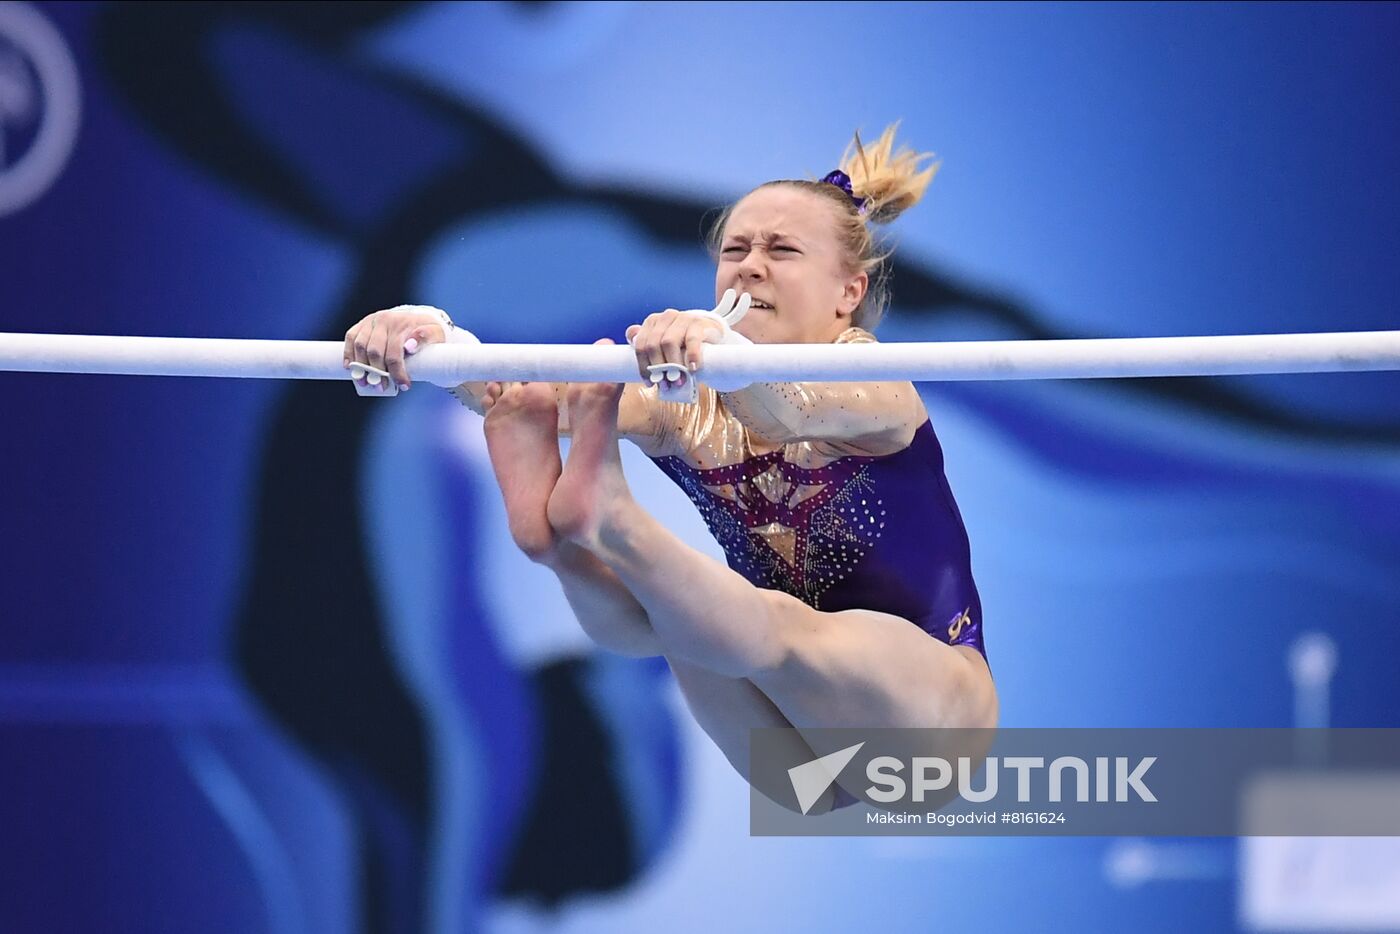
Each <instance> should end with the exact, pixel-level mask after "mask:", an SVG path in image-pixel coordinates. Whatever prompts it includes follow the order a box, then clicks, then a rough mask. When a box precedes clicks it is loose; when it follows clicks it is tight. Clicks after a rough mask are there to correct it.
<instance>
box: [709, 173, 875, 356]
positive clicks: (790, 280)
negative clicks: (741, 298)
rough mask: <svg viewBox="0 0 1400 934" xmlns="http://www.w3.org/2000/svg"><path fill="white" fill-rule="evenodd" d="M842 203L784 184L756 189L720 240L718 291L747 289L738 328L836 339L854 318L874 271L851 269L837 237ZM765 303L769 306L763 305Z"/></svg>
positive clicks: (797, 338) (755, 337)
mask: <svg viewBox="0 0 1400 934" xmlns="http://www.w3.org/2000/svg"><path fill="white" fill-rule="evenodd" d="M836 210H837V209H836V206H835V205H833V204H831V203H830V202H828V201H827V200H826V199H825V198H822V197H820V196H818V195H814V194H812V193H811V192H808V191H803V190H802V189H800V188H794V187H790V186H785V185H769V186H765V187H763V188H759V189H757V190H755V191H752V192H750V193H749V194H748V195H746V196H745V197H744V198H743V200H741V201H740V202H739V203H738V204H737V205H735V206H734V210H733V211H731V212H730V215H729V221H728V223H726V224H725V226H724V238H723V239H722V240H721V241H720V247H719V248H720V255H719V266H718V268H717V269H716V270H715V299H716V300H718V299H719V297H720V296H721V295H723V294H724V291H725V289H734V290H736V291H738V292H748V293H749V294H750V295H751V296H753V300H754V301H753V305H752V306H751V307H750V308H749V313H748V314H747V315H745V316H744V320H742V321H740V322H739V324H738V325H737V326H736V327H735V330H736V331H738V332H739V333H740V334H743V335H744V336H745V337H747V338H748V339H749V340H751V341H753V342H754V343H758V344H777V343H783V344H810V343H830V342H831V341H833V340H835V339H836V338H837V337H838V336H839V335H840V334H841V332H842V331H844V330H846V328H848V327H850V326H851V314H852V312H854V311H855V309H856V308H857V307H858V306H859V305H860V300H861V299H862V298H864V297H865V289H866V286H867V284H868V278H867V276H866V274H865V273H864V272H856V273H852V272H851V271H850V268H849V267H848V266H847V264H846V262H845V259H844V257H843V256H842V252H841V245H840V243H839V241H838V239H837V226H836V224H837V217H836ZM765 305H766V306H767V307H764V306H765Z"/></svg>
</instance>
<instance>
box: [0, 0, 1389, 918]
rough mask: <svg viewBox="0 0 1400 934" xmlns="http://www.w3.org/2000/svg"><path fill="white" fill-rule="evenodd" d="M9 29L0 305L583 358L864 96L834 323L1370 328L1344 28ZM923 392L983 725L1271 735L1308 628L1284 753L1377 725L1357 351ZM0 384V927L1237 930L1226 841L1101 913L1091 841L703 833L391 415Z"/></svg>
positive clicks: (500, 522) (418, 400)
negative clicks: (881, 279)
mask: <svg viewBox="0 0 1400 934" xmlns="http://www.w3.org/2000/svg"><path fill="white" fill-rule="evenodd" d="M38 9H39V10H40V11H41V12H42V13H43V14H44V15H45V16H46V17H47V18H48V19H49V20H50V21H51V22H53V23H54V24H55V25H56V26H57V27H58V29H59V30H60V31H61V33H62V35H63V37H64V39H65V40H66V42H67V44H68V46H69V47H70V49H71V52H72V54H73V56H74V59H75V60H76V62H77V64H78V67H79V70H80V75H81V82H82V95H83V98H82V123H81V129H80V133H79V138H78V142H77V146H76V149H75V150H74V152H73V154H72V156H71V159H70V161H69V163H68V164H67V166H66V168H65V169H64V171H63V173H62V175H61V176H60V177H59V178H58V180H57V181H56V182H55V184H54V185H53V186H52V188H51V189H49V190H48V191H47V192H46V194H45V195H44V196H43V197H42V198H41V199H40V200H39V201H37V202H36V203H34V204H32V205H30V206H28V207H26V208H24V209H22V210H20V211H18V212H16V213H13V214H10V215H8V216H4V217H0V330H3V331H33V332H53V333H79V334H136V335H171V336H193V337H242V338H282V339H327V340H328V339H338V338H339V336H340V335H342V334H343V333H344V331H345V329H346V328H347V327H348V326H349V325H350V324H351V323H352V322H354V321H355V320H357V319H358V318H359V317H361V316H362V315H364V314H366V313H368V312H369V311H372V310H374V309H376V308H380V307H388V306H390V305H393V304H398V303H400V302H409V301H411V302H422V303H430V304H436V305H440V306H442V307H444V308H447V309H449V310H450V311H451V312H452V313H453V315H454V317H455V318H456V319H457V320H458V321H459V322H461V323H463V324H464V325H465V326H468V327H470V328H472V329H473V330H474V331H475V332H476V333H478V334H479V335H480V336H481V337H482V338H483V339H484V340H488V341H491V340H496V341H541V342H551V343H553V342H583V341H591V340H593V339H595V338H597V337H600V336H611V337H614V338H619V337H620V335H621V331H622V329H623V327H625V325H627V324H628V323H631V322H633V321H636V320H640V318H641V317H643V316H644V315H645V314H647V313H648V312H650V311H653V310H656V309H659V308H662V307H666V306H668V305H678V304H680V303H683V302H684V303H689V305H696V304H705V303H706V302H707V301H708V300H709V297H710V295H711V289H712V278H713V274H712V269H711V267H710V265H709V262H708V260H707V258H706V256H705V254H704V252H703V250H702V248H701V246H700V237H699V231H700V224H701V218H702V215H704V214H705V213H706V212H707V211H709V210H712V209H714V208H716V207H718V206H720V205H722V204H724V203H725V202H726V201H728V200H731V199H733V198H735V197H737V196H739V195H741V194H742V193H744V192H745V191H747V190H748V189H749V188H751V187H752V186H754V185H756V184H758V183H760V182H762V181H765V180H768V179H771V178H784V177H794V176H807V175H813V176H815V175H820V174H822V173H824V172H826V171H827V170H829V169H830V168H832V167H834V164H835V160H836V158H837V156H838V155H839V154H840V152H841V150H842V147H843V146H844V144H845V142H846V140H847V139H848V138H849V134H850V132H851V131H852V130H853V129H856V128H861V129H862V130H863V131H864V132H865V133H866V135H867V136H873V135H874V134H876V133H878V131H879V130H880V129H881V128H882V127H883V126H885V125H886V124H887V123H889V122H891V121H894V120H899V119H902V120H903V125H902V130H901V133H902V135H903V137H904V138H905V139H906V140H907V141H908V142H909V143H911V144H912V145H914V146H916V147H918V148H920V149H932V150H936V151H937V152H938V154H939V156H940V158H941V159H942V160H943V164H942V168H941V170H940V172H939V174H938V177H937V179H936V180H935V182H934V184H933V186H932V188H931V189H930V193H929V196H928V198H927V199H926V200H925V202H924V203H922V204H920V205H919V206H918V207H917V208H915V209H914V210H912V211H910V212H909V213H908V214H907V215H906V216H905V217H904V218H901V219H900V221H899V222H898V223H897V225H896V227H895V230H894V233H895V235H896V239H897V243H898V246H899V254H898V256H899V260H898V266H897V270H896V277H895V281H894V292H895V307H894V309H893V312H892V314H891V316H890V318H889V319H888V320H887V322H886V323H885V324H884V325H883V326H882V328H881V331H880V334H881V337H882V338H883V339H884V340H934V339H983V338H1030V337H1081V336H1114V337H1116V336H1155V335H1174V334H1233V333H1270V332H1283V331H1345V330H1371V329H1390V328H1394V327H1396V324H1395V320H1396V319H1395V296H1396V294H1397V291H1400V289H1398V288H1397V287H1400V264H1397V263H1396V262H1395V257H1396V255H1397V248H1400V186H1397V185H1396V183H1395V179H1394V171H1395V166H1396V165H1397V164H1400V132H1397V130H1398V129H1400V128H1397V125H1396V124H1397V118H1398V117H1400V71H1397V69H1396V68H1395V67H1394V60H1395V50H1396V47H1397V41H1400V6H1396V5H1390V4H1368V5H1346V4H1332V5H1325V6H1323V5H1307V4H1286V5H1269V4H1250V5H1231V6H1227V5H1211V4H1193V5H1181V6H1176V5H1097V4H1096V5H1083V6H1057V5H1018V4H998V5H994V6H981V5H961V4H959V5H940V6H923V5H914V4H907V5H906V4H901V5H866V4H862V5H859V6H856V5H837V4H830V5H819V6H814V5H777V4H712V5H695V4H684V3H670V4H656V5H642V4H592V3H579V4H520V5H516V4H508V3H481V4H421V5H420V4H404V5H394V4H359V5H347V6H343V7H342V6H339V5H336V4H316V5H304V6H302V5H295V6H293V5H288V6H277V5H271V6H240V5H236V4H229V5H224V4H208V5H179V6H175V5H170V6H165V5H135V6H126V5H121V4H117V5H93V4H83V3H77V4H68V5H39V6H38ZM31 135H32V132H31V130H30V129H28V128H25V127H19V128H18V129H17V130H16V131H15V133H14V134H13V135H12V136H11V137H10V139H11V141H12V143H14V144H18V145H23V144H24V143H25V141H26V140H28V139H30V137H31ZM20 156H22V153H18V154H16V153H11V154H10V155H9V158H11V159H12V160H13V159H17V158H19V157H20ZM3 171H4V166H0V172H3ZM682 307H688V306H686V305H682ZM922 390H923V392H924V396H925V399H926V402H927V404H928V408H929V410H930V412H931V414H932V419H933V423H934V427H935V429H936V430H937V432H938V434H939V437H940V439H941V441H942V443H943V446H944V448H945V450H946V452H947V462H948V474H949V479H950V481H951V483H952V486H953V489H954V491H955V493H956V494H957V497H958V501H959V505H960V507H961V510H962V514H963V516H964V518H965V520H966V522H967V525H968V529H969V533H970V536H971V541H972V546H973V562H974V571H975V573H976V575H977V580H978V583H979V586H980V588H981V593H982V598H983V604H984V608H985V615H986V631H987V645H988V650H989V654H990V657H991V660H992V664H993V668H994V671H995V672H996V676H997V681H998V685H999V688H1000V692H1001V699H1002V723H1003V724H1004V725H1007V726H1118V727H1124V726H1127V727H1135V726H1140V727H1162V726H1200V727H1235V726H1288V725H1291V724H1292V723H1293V722H1294V721H1293V716H1294V713H1293V705H1294V692H1293V688H1292V685H1291V682H1290V680H1289V674H1288V670H1287V667H1286V656H1287V652H1288V648H1289V646H1290V644H1291V643H1292V642H1293V640H1294V639H1295V638H1296V637H1298V636H1299V635H1300V634H1302V633H1306V632H1323V633H1326V634H1328V635H1329V636H1330V637H1331V638H1332V639H1333V640H1334V641H1335V643H1336V646H1337V650H1338V654H1339V667H1338V670H1337V676H1336V679H1335V681H1334V682H1333V684H1332V686H1331V716H1332V723H1333V724H1334V725H1338V726H1395V725H1396V723H1397V720H1398V719H1400V709H1397V708H1400V679H1397V677H1396V670H1397V668H1396V662H1395V658H1396V655H1397V649H1400V627H1397V626H1396V622H1397V620H1400V573H1397V571H1396V569H1397V567H1400V411H1397V405H1396V400H1397V398H1400V374H1396V373H1384V374H1349V375H1308V376H1268V377H1248V378H1232V379H1191V380H1144V381H1103V382H1098V381H1094V382H1058V383H1051V382H1039V383H986V384H972V383H968V384H947V385H934V384H929V385H925V386H923V387H922ZM0 392H3V395H4V398H5V400H6V402H5V405H4V406H3V407H0V445H3V455H0V456H3V465H4V466H3V470H2V471H0V478H3V479H0V529H3V531H4V535H3V542H4V544H3V545H0V548H3V558H0V619H2V620H3V623H0V762H3V763H5V765H4V770H3V773H0V774H3V778H0V792H3V793H2V794H0V828H3V830H2V831H0V833H2V835H3V840H4V845H3V847H0V880H4V881H3V884H2V885H0V929H3V930H6V931H8V930H15V931H40V930H43V931H89V930H131V931H144V932H154V931H191V930H199V931H208V932H224V931H227V932H242V931H264V930H266V931H273V932H294V931H315V932H322V931H325V932H351V931H381V930H382V931H417V930H432V931H469V930H491V931H534V930H546V929H548V930H553V929H556V928H557V929H560V930H578V931H593V930H598V931H615V930H654V929H656V928H657V927H659V926H660V925H663V924H664V925H666V926H667V927H668V928H669V929H672V930H685V931H688V930H705V929H710V928H714V927H717V926H737V927H739V928H741V929H755V930H759V929H772V928H779V929H795V928H797V927H798V926H807V927H812V928H815V929H849V928H852V927H856V928H865V929H873V928H876V927H879V926H883V925H891V926H895V927H897V928H924V927H935V926H936V927H938V928H939V929H948V930H963V929H969V928H972V927H974V926H975V927H976V928H978V929H980V930H983V931H1003V930H1004V931H1021V930H1025V929H1040V928H1045V927H1062V926H1068V925H1071V924H1073V925H1075V926H1079V927H1086V928H1091V929H1103V930H1126V929H1130V928H1131V929H1136V930H1141V931H1177V930H1183V929H1192V930H1232V929H1234V928H1235V926H1236V925H1237V924H1238V923H1239V922H1238V921H1237V910H1238V903H1237V902H1238V893H1237V890H1238V869H1239V866H1238V862H1239V852H1238V847H1237V844H1236V843H1235V842H1234V841H1231V840H1213V841H1211V840H1207V841H1194V842H1189V843H1188V842H1175V843H1173V842H1172V841H1167V842H1164V843H1162V844H1160V845H1161V846H1162V847H1163V848H1164V849H1163V850H1162V852H1164V853H1171V854H1174V856H1173V860H1174V862H1173V865H1175V866H1176V867H1177V869H1176V870H1175V871H1174V872H1170V873H1166V875H1167V876H1169V878H1160V879H1153V880H1149V881H1147V882H1145V883H1143V884H1139V885H1124V884H1122V883H1121V880H1120V881H1118V882H1115V881H1114V878H1113V876H1112V874H1111V873H1110V872H1109V871H1108V869H1109V868H1111V866H1112V865H1113V860H1114V858H1115V856H1114V854H1115V853H1116V852H1117V851H1116V850H1115V849H1114V847H1115V846H1116V845H1117V844H1116V843H1115V841H1111V840H1095V839H1059V840H1040V841H1037V840H1026V839H980V840H971V839H956V838H952V839H923V840H881V839H869V840H851V839H839V838H838V839H800V840H786V839H762V838H751V837H749V836H748V832H747V819H748V818H747V789H746V787H745V786H744V784H743V782H742V780H741V779H740V778H739V777H738V776H737V775H735V774H734V773H733V772H732V770H730V769H729V767H728V766H727V764H726V763H725V762H724V760H723V758H722V756H721V755H720V754H719V753H718V751H717V750H716V749H715V748H714V747H713V746H712V744H710V743H709V741H708V740H707V739H706V738H705V737H704V735H703V734H702V733H701V732H700V731H699V730H698V728H697V727H696V726H695V725H694V724H693V722H692V721H691V720H690V719H689V717H688V715H687V714H686V713H685V712H684V709H683V706H682V705H681V704H680V701H679V697H678V695H677V694H676V692H675V688H674V685H673V683H672V682H671V679H670V676H669V673H668V672H666V670H665V669H664V666H660V667H659V666H658V665H657V664H654V663H650V662H635V661H629V660H623V659H618V658H615V657H612V656H608V655H606V654H601V653H598V652H595V651H593V650H591V649H590V646H589V644H588V642H587V640H586V639H585V638H584V637H583V636H582V634H581V633H580V632H579V631H578V628H577V626H576V624H575V623H574V622H573V620H572V618H571V617H570V616H569V614H568V610H567V606H566V605H565V604H564V602H563V600H562V597H561V596H560V595H559V594H558V592H557V590H558V589H557V586H556V585H554V584H553V583H552V581H551V579H550V578H549V576H548V575H547V574H546V573H545V572H543V571H541V570H540V569H538V568H536V567H534V566H532V565H530V564H529V563H528V562H527V561H526V560H525V559H524V558H523V557H520V556H518V555H517V554H515V553H514V552H513V550H512V549H511V548H510V543H509V539H508V537H507V535H506V530H505V524H504V517H503V514H502V511H501V509H500V506H499V502H498V496H497V493H496V491H495V489H494V486H493V485H492V483H491V479H490V471H489V465H487V463H486V461H485V459H484V449H483V446H482V442H481V438H480V427H479V419H477V418H476V417H475V416H473V415H472V414H471V413H469V412H467V411H466V410H465V409H462V408H461V407H460V406H457V405H456V404H455V403H454V402H453V401H452V400H451V399H450V398H449V397H447V396H446V394H445V393H441V392H438V391H436V390H432V389H430V388H428V387H427V386H423V387H420V389H419V391H416V392H413V393H410V394H409V395H408V396H404V397H401V398H398V399H395V400H391V401H370V400H360V399H358V398H356V397H355V395H354V393H352V392H351V391H350V389H349V387H347V386H344V385H341V384H330V383H302V384H295V385H293V384H291V383H281V382H271V381H267V382H264V381H235V380H193V379H168V378H129V377H96V376H58V375H24V374H9V373H7V374H0ZM628 469H629V477H630V478H631V479H632V480H633V483H634V485H635V486H636V488H637V491H638V495H639V497H641V498H642V499H643V500H644V502H646V503H647V505H648V506H649V507H650V508H652V509H654V510H655V511H656V512H657V513H658V514H659V515H661V516H662V517H663V519H664V520H665V521H666V523H667V524H668V525H670V526H671V527H672V528H674V529H676V530H677V531H678V532H680V533H681V534H683V535H684V536H685V537H686V538H687V539H688V540H690V541H692V542H694V543H696V544H697V545H699V546H700V547H702V548H704V549H706V550H707V551H708V552H709V553H711V554H717V553H718V551H717V548H716V547H715V546H714V544H713V543H712V542H711V541H710V540H709V539H708V538H707V536H706V534H705V532H704V529H703V526H702V525H701V523H700V521H699V519H698V517H696V516H694V515H693V514H692V512H691V510H690V509H689V507H688V504H686V502H685V501H684V499H683V498H682V497H681V496H680V494H679V491H677V490H674V489H669V488H668V487H669V482H668V481H666V480H665V479H664V478H663V477H662V475H661V474H660V473H659V471H656V470H654V468H652V467H651V466H650V465H648V464H646V463H645V461H644V459H642V458H640V457H632V458H630V459H629V461H628ZM1173 847H1175V848H1173ZM1183 867H1184V868H1183Z"/></svg>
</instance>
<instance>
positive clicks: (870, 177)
mask: <svg viewBox="0 0 1400 934" xmlns="http://www.w3.org/2000/svg"><path fill="white" fill-rule="evenodd" d="M898 127H899V124H898V123H893V124H890V125H889V126H888V127H886V128H885V132H883V133H881V134H880V138H879V139H877V140H875V142H873V143H871V144H870V145H868V146H866V145H864V144H862V143H861V140H860V132H859V131H857V132H856V134H855V138H854V139H852V140H851V143H850V145H848V146H847V147H846V152H845V153H844V154H843V155H842V156H841V163H840V168H841V171H842V172H845V173H846V174H847V175H848V176H850V179H851V193H852V195H854V197H855V198H863V199H865V201H864V204H862V205H861V206H860V207H859V208H858V207H857V206H856V202H855V201H854V200H853V199H852V197H851V196H848V195H847V194H846V192H845V190H844V189H842V188H838V187H837V186H836V185H832V184H829V183H827V182H820V181H816V180H814V179H780V180H777V181H772V182H765V183H764V184H762V185H759V186H758V188H755V189H754V191H758V190H759V189H761V188H770V187H772V186H774V185H783V186H787V187H790V188H800V189H802V190H804V191H810V192H811V193H812V194H814V195H817V196H818V197H821V198H825V199H827V201H829V202H830V203H831V204H832V205H833V206H834V207H835V208H836V221H837V225H838V227H837V231H836V237H837V242H838V243H840V244H841V247H842V252H843V253H844V255H845V260H846V265H847V268H848V269H849V270H850V271H851V272H853V273H854V272H865V273H866V274H867V275H868V276H869V277H870V285H869V287H868V288H867V289H866V292H865V297H864V298H863V299H862V300H861V303H860V305H859V306H857V307H856V309H855V312H854V314H852V316H851V323H852V324H853V325H855V326H856V327H859V328H865V329H866V330H868V331H872V330H874V329H875V326H876V325H877V324H879V323H880V319H881V318H882V317H884V314H885V309H886V308H887V307H889V302H890V265H889V258H890V255H891V253H892V252H893V251H892V250H891V249H888V248H887V247H886V246H885V244H884V243H883V242H881V240H880V238H877V237H876V236H875V234H874V231H873V230H872V229H871V225H872V224H880V225H885V224H888V223H890V222H891V221H893V220H894V219H895V218H896V217H898V216H899V215H900V214H903V213H904V212H905V211H907V210H908V209H909V208H911V207H913V206H914V205H915V204H918V202H919V199H921V198H922V197H923V196H924V192H925V191H927V190H928V186H929V182H931V181H933V176H934V174H935V173H937V171H938V167H939V165H941V163H939V162H936V161H935V162H934V163H933V164H932V165H929V166H927V167H926V168H920V163H923V162H925V161H926V160H930V159H933V158H934V155H933V153H916V152H914V150H912V149H909V148H908V147H901V148H899V149H895V144H894V134H895V130H896V129H898ZM750 194H752V192H750ZM736 203H737V202H736ZM733 210H734V205H733V204H731V205H729V206H728V207H726V208H725V209H724V210H723V211H722V212H721V213H720V215H719V217H718V218H716V219H715V222H714V224H712V225H711V227H710V230H709V233H708V234H707V236H706V244H707V246H708V247H709V249H710V253H711V255H712V256H714V257H716V258H718V256H719V248H720V245H721V241H722V239H723V237H724V227H725V225H726V224H727V223H728V222H729V215H730V213H731V212H732V211H733Z"/></svg>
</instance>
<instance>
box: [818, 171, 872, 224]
mask: <svg viewBox="0 0 1400 934" xmlns="http://www.w3.org/2000/svg"><path fill="white" fill-rule="evenodd" d="M822 182H823V183H825V184H827V185H835V186H836V187H837V188H840V189H841V190H842V191H844V192H845V193H846V195H847V196H848V197H849V198H850V199H851V203H852V204H854V205H855V206H856V213H857V214H864V213H865V205H866V202H867V201H868V200H869V199H868V198H858V197H856V193H855V191H853V190H852V189H851V177H850V176H849V175H847V174H846V173H845V172H842V171H841V170H840V169H836V170H835V171H832V172H828V173H826V176H825V177H824V178H822Z"/></svg>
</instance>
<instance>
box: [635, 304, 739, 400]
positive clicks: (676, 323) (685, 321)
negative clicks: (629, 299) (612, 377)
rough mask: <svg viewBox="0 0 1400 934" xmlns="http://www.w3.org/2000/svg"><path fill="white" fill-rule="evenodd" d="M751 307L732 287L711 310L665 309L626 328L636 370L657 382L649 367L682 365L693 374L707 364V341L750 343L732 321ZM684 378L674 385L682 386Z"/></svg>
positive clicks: (653, 371) (716, 342)
mask: <svg viewBox="0 0 1400 934" xmlns="http://www.w3.org/2000/svg"><path fill="white" fill-rule="evenodd" d="M748 310H749V296H748V293H745V294H744V295H743V296H742V297H736V295H735V293H734V290H733V289H729V290H728V291H726V292H725V293H724V297H723V298H721V299H720V301H719V304H718V305H716V306H715V307H714V309H712V310H703V309H693V310H691V311H677V310H676V309H674V308H667V309H666V310H665V311H660V312H657V313H656V314H652V315H648V316H647V318H646V320H645V321H643V322H642V323H641V324H634V325H632V326H631V327H629V328H628V329H627V341H628V343H630V344H631V345H632V349H633V351H634V352H635V353H636V354H637V371H638V372H639V373H641V375H642V379H643V380H649V381H651V382H658V381H659V380H658V379H657V376H658V374H657V372H656V371H655V370H652V369H649V368H650V367H655V366H659V365H661V364H672V365H679V366H680V367H683V368H684V371H685V374H694V373H695V372H697V371H698V370H699V369H700V367H701V365H702V364H703V363H704V350H703V348H704V346H705V344H727V343H748V341H747V340H746V339H745V338H743V337H742V336H741V335H740V334H739V333H738V332H737V331H734V330H731V328H730V325H731V324H737V323H738V322H739V319H740V318H742V317H743V316H744V314H745V313H747V312H748ZM684 382H685V377H684V375H683V376H682V379H680V380H678V381H675V382H674V385H683V384H684Z"/></svg>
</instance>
